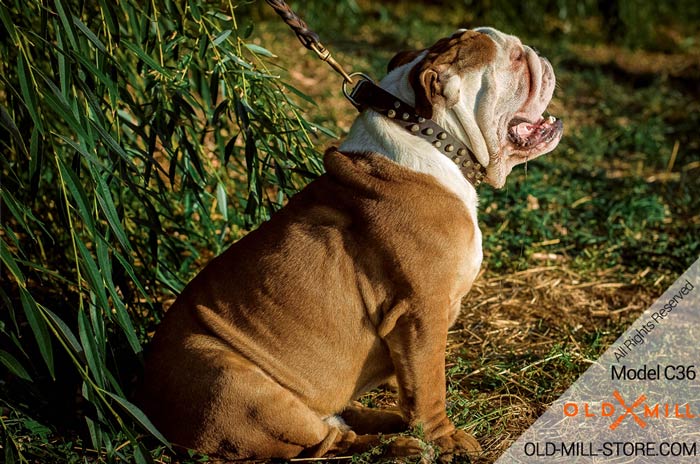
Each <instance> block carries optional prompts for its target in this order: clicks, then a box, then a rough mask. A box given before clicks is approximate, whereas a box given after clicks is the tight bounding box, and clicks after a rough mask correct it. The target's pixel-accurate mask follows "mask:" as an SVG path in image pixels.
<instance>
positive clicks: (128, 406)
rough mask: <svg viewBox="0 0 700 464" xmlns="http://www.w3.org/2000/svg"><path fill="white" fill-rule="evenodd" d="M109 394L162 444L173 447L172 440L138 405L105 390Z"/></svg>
mask: <svg viewBox="0 0 700 464" xmlns="http://www.w3.org/2000/svg"><path fill="white" fill-rule="evenodd" d="M104 393H105V394H106V395H107V396H109V397H110V398H112V399H113V400H114V401H116V402H117V403H118V404H119V405H120V406H121V407H122V408H124V410H125V411H126V412H127V413H128V414H129V416H131V417H132V419H134V420H135V421H136V422H138V424H139V425H140V426H141V427H143V428H144V429H146V430H147V431H148V432H149V433H150V434H151V435H153V436H154V437H155V438H157V439H158V441H160V442H161V443H162V444H164V445H165V446H167V447H168V449H172V448H171V447H170V442H168V440H166V439H165V437H164V436H163V435H162V434H161V433H160V432H159V431H158V429H156V427H155V426H154V425H153V423H152V422H151V421H150V420H149V419H148V417H146V415H145V414H144V413H143V411H141V410H140V409H139V408H138V407H136V406H135V405H134V404H132V403H130V402H128V401H127V400H126V399H124V398H122V397H120V396H117V395H115V394H114V393H110V392H108V391H105V392H104Z"/></svg>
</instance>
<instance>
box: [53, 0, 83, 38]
mask: <svg viewBox="0 0 700 464" xmlns="http://www.w3.org/2000/svg"><path fill="white" fill-rule="evenodd" d="M54 4H55V5H56V13H58V17H59V19H60V20H61V24H62V25H63V31H65V33H66V35H67V36H68V41H69V42H70V44H71V47H73V49H74V50H78V38H77V36H76V34H75V29H74V28H73V21H72V20H71V18H72V15H71V14H70V11H69V10H67V9H66V7H65V6H64V5H63V2H62V1H61V0H55V1H54Z"/></svg>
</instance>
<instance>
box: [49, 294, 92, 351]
mask: <svg viewBox="0 0 700 464" xmlns="http://www.w3.org/2000/svg"><path fill="white" fill-rule="evenodd" d="M39 307H40V308H41V310H42V311H43V312H44V314H46V316H47V318H48V319H49V320H50V321H51V322H52V323H53V326H54V329H55V330H56V331H57V332H58V333H59V334H60V335H61V336H63V339H64V341H65V342H66V343H68V346H70V348H71V349H72V350H73V353H75V354H76V355H77V356H78V357H83V355H84V354H83V349H82V347H81V346H80V343H78V339H77V338H75V335H74V334H73V331H72V330H71V329H70V328H69V327H68V325H66V323H65V322H63V320H62V319H61V318H60V317H58V316H57V315H56V314H55V313H54V312H53V311H51V310H50V309H48V308H46V307H44V306H42V305H39Z"/></svg>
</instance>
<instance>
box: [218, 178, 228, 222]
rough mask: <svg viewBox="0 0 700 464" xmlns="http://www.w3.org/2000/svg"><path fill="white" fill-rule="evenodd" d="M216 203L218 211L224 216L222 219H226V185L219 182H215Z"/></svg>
mask: <svg viewBox="0 0 700 464" xmlns="http://www.w3.org/2000/svg"><path fill="white" fill-rule="evenodd" d="M216 204H217V206H218V207H219V212H220V213H221V215H222V216H223V217H224V221H228V202H227V199H226V187H224V184H223V183H221V182H218V183H217V184H216Z"/></svg>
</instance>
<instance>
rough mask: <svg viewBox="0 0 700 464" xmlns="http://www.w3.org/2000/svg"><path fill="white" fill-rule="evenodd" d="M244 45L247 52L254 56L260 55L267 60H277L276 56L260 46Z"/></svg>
mask: <svg viewBox="0 0 700 464" xmlns="http://www.w3.org/2000/svg"><path fill="white" fill-rule="evenodd" d="M244 45H245V47H246V48H247V49H248V50H250V51H251V52H253V53H255V54H256V55H262V56H266V57H268V58H277V55H275V54H274V53H272V52H271V51H270V50H268V49H267V48H264V47H261V46H260V45H256V44H252V43H246V44H244Z"/></svg>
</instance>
